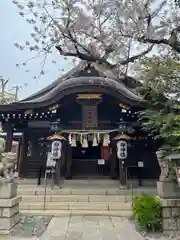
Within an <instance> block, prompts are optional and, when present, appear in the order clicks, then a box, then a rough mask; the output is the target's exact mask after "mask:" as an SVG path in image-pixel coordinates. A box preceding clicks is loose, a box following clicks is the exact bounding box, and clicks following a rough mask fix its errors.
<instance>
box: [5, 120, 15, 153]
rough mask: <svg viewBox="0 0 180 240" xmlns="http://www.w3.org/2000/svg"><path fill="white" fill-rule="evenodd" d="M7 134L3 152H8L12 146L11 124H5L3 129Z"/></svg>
mask: <svg viewBox="0 0 180 240" xmlns="http://www.w3.org/2000/svg"><path fill="white" fill-rule="evenodd" d="M5 131H6V133H7V135H6V143H5V152H10V151H11V148H12V142H13V126H12V124H9V125H6V129H5Z"/></svg>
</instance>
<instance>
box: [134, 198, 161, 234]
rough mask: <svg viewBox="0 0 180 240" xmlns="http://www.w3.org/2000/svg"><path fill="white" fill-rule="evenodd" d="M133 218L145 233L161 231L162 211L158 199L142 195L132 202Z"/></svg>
mask: <svg viewBox="0 0 180 240" xmlns="http://www.w3.org/2000/svg"><path fill="white" fill-rule="evenodd" d="M133 217H134V219H135V220H136V221H137V222H138V224H139V225H140V227H141V228H143V229H144V230H146V231H157V230H161V221H162V209H161V202H160V198H158V197H153V196H148V195H143V196H138V197H136V198H135V199H134V201H133Z"/></svg>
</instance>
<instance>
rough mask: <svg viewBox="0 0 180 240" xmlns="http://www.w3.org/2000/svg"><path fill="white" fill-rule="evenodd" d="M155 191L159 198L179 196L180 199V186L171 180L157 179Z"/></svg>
mask: <svg viewBox="0 0 180 240" xmlns="http://www.w3.org/2000/svg"><path fill="white" fill-rule="evenodd" d="M157 192H158V195H159V196H160V197H161V198H163V199H164V198H165V199H166V198H167V199H172V198H179V199H180V187H179V186H178V184H177V183H176V182H173V181H158V182H157Z"/></svg>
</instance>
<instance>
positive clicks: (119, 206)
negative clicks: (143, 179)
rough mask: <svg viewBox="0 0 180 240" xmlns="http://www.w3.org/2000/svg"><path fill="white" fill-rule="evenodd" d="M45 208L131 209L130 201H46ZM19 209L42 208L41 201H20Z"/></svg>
mask: <svg viewBox="0 0 180 240" xmlns="http://www.w3.org/2000/svg"><path fill="white" fill-rule="evenodd" d="M46 209H47V210H86V211H91V210H100V211H109V210H110V211H121V210H123V211H130V210H131V209H132V204H131V202H119V203H117V202H110V203H104V202H103V203H100V202H98V203H97V202H89V203H84V202H71V203H68V202H47V203H46ZM20 210H43V202H21V203H20Z"/></svg>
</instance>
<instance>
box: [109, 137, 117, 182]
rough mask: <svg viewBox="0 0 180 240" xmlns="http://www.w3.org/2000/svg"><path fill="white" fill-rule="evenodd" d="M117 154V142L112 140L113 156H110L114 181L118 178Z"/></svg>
mask: <svg viewBox="0 0 180 240" xmlns="http://www.w3.org/2000/svg"><path fill="white" fill-rule="evenodd" d="M117 171H118V166H117V152H116V141H115V140H112V142H111V156H110V172H111V177H112V179H116V178H117V173H118V172H117Z"/></svg>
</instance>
